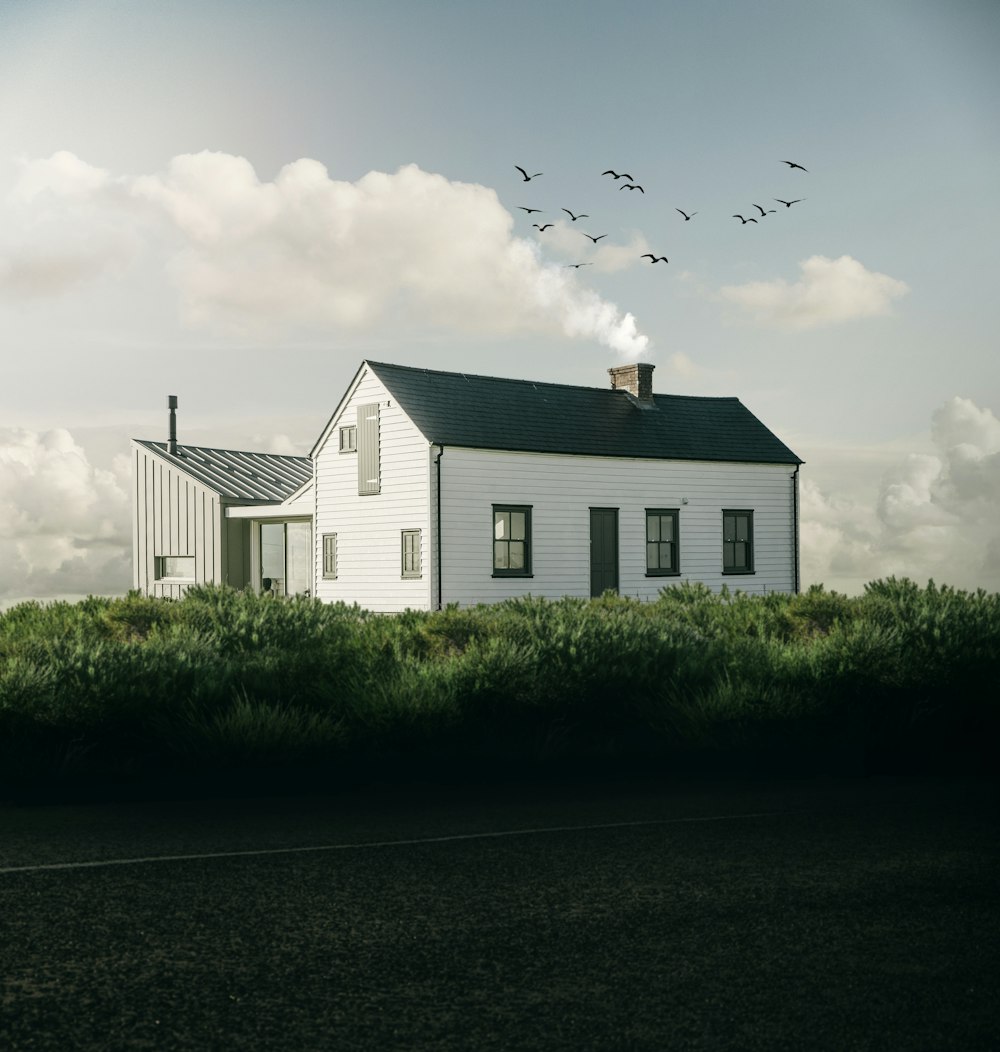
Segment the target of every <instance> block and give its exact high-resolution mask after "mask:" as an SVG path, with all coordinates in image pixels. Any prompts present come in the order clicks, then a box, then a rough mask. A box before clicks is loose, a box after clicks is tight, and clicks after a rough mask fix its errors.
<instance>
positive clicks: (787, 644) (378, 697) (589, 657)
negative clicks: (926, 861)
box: [0, 579, 1000, 785]
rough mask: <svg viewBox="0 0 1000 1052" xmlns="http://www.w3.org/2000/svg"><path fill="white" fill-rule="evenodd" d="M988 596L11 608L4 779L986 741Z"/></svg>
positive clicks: (994, 624) (1, 732) (451, 765)
mask: <svg viewBox="0 0 1000 1052" xmlns="http://www.w3.org/2000/svg"><path fill="white" fill-rule="evenodd" d="M998 682H1000V596H998V595H995V594H987V593H985V592H982V591H979V592H976V593H969V592H963V591H958V590H955V589H952V588H947V587H937V586H935V585H934V584H933V582H932V583H930V584H928V586H927V587H926V588H920V587H918V586H917V585H915V584H914V583H913V582H911V581H908V580H905V579H904V580H896V579H889V580H886V581H876V582H874V583H872V584H869V585H868V586H867V588H866V590H865V593H864V594H863V595H862V596H859V597H857V598H847V597H845V596H843V595H839V594H837V593H835V592H827V591H824V590H823V588H821V587H813V588H811V589H810V590H809V591H807V592H805V593H803V594H801V595H797V596H784V595H767V596H748V595H745V594H742V593H736V594H731V593H728V592H724V593H723V594H722V595H714V594H713V593H711V592H710V591H709V590H708V589H707V588H705V587H703V586H693V585H683V586H680V587H674V588H667V589H664V591H663V592H662V593H661V596H660V598H659V599H658V601H656V602H654V603H640V602H638V601H635V600H631V599H627V598H622V597H618V596H612V595H606V596H604V597H603V598H601V599H595V600H576V599H564V600H559V601H548V600H543V599H534V598H527V599H519V600H511V601H508V602H504V603H500V604H497V605H494V606H482V607H477V608H474V609H458V608H448V609H446V610H443V611H440V612H437V613H418V612H412V611H411V612H407V613H404V614H400V615H375V614H371V613H368V612H366V611H363V610H360V609H358V608H357V607H346V606H343V605H324V604H322V603H319V602H317V601H314V600H308V599H302V598H296V599H292V600H276V599H273V598H271V597H258V596H254V595H250V594H248V593H245V592H237V591H232V590H229V589H220V588H196V589H192V590H191V591H190V592H189V593H188V595H187V596H186V598H184V599H183V600H181V601H179V602H169V601H165V600H155V599H148V598H143V597H142V596H139V595H137V594H132V595H129V596H128V597H126V598H124V599H96V598H90V599H87V600H85V601H84V602H81V603H77V604H67V603H52V604H51V605H44V606H43V605H40V604H38V603H24V604H21V605H20V606H16V607H14V608H12V609H11V610H9V611H7V612H6V613H5V614H3V615H0V782H3V783H5V784H7V785H17V784H22V783H36V784H37V783H42V782H44V781H46V780H52V779H63V780H66V779H69V780H72V779H79V778H94V777H98V778H117V779H126V780H128V779H135V778H139V777H145V776H150V775H161V774H163V775H168V774H169V775H178V774H179V775H184V776H190V775H206V774H213V773H215V774H220V775H226V773H227V772H236V771H243V772H248V771H249V772H264V771H267V770H272V771H276V772H288V771H303V770H308V771H312V772H322V773H323V777H330V778H334V779H336V778H340V777H345V778H356V777H359V776H361V777H391V776H393V774H394V773H396V772H399V771H404V772H406V773H409V774H411V775H426V776H434V775H437V774H442V773H448V772H458V773H461V772H465V773H471V772H475V771H480V770H498V769H499V770H503V769H510V768H511V767H520V766H525V765H526V766H528V767H531V768H534V769H542V770H544V769H546V767H548V768H554V767H558V766H559V765H560V764H566V763H570V764H572V763H577V764H584V765H587V764H589V765H591V766H598V767H599V766H601V765H614V764H616V763H621V764H629V763H634V762H639V761H641V762H643V763H645V764H647V765H650V764H651V765H653V766H654V767H655V768H656V769H660V770H669V769H671V767H672V766H682V767H685V765H686V767H685V769H686V770H692V769H697V767H698V765H699V764H706V763H707V764H715V765H716V767H715V769H720V768H722V769H724V768H725V766H726V765H727V764H729V763H730V762H736V761H747V760H748V759H750V760H751V761H753V762H757V763H761V764H770V763H775V764H778V765H780V764H781V763H783V762H795V761H796V758H798V761H799V762H800V763H802V764H808V763H811V762H813V761H814V760H815V759H816V758H817V757H827V758H828V759H829V758H830V757H840V758H841V759H842V758H843V757H853V758H854V759H853V762H855V763H860V764H862V765H864V764H868V765H869V766H870V765H871V764H872V763H876V764H877V763H878V762H879V760H878V758H879V757H885V756H892V757H896V758H900V757H910V758H918V759H921V760H922V761H928V760H929V759H932V758H934V757H938V758H940V757H942V756H946V755H951V756H952V757H958V761H957V762H961V763H966V762H972V761H975V762H979V763H982V762H984V761H985V759H986V758H987V756H988V754H989V753H991V752H992V749H993V746H994V742H995V741H996V732H997V728H998V723H1000V719H998V711H1000V701H998V696H1000V692H998V691H997V683H998Z"/></svg>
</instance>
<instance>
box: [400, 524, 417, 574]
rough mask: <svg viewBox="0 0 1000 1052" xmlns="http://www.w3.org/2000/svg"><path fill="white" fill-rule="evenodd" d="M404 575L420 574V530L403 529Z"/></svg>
mask: <svg viewBox="0 0 1000 1052" xmlns="http://www.w3.org/2000/svg"><path fill="white" fill-rule="evenodd" d="M403 576H404V577H419V576H420V530H403Z"/></svg>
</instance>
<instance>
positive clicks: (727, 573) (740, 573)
mask: <svg viewBox="0 0 1000 1052" xmlns="http://www.w3.org/2000/svg"><path fill="white" fill-rule="evenodd" d="M756 572H757V571H756V570H723V571H722V576H723V577H752V576H753V575H754V574H755V573H756Z"/></svg>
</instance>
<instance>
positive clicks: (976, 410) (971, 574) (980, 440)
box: [801, 397, 1000, 591]
mask: <svg viewBox="0 0 1000 1052" xmlns="http://www.w3.org/2000/svg"><path fill="white" fill-rule="evenodd" d="M931 437H932V439H933V442H934V445H935V453H934V454H926V453H919V454H917V453H913V454H910V455H908V456H906V457H904V458H902V459H901V460H899V461H898V462H897V463H896V464H894V465H893V466H892V467H891V468H889V469H888V470H887V471H886V472H884V474H883V477H882V481H881V484H880V486H879V490H878V493H877V496H876V497H875V500H874V501H873V502H866V501H865V500H864V499H861V498H860V497H859V496H858V495H840V496H832V495H830V494H827V493H825V492H823V491H822V490H821V489H820V488H819V487H818V486H817V485H816V484H815V483H814V482H812V481H807V482H804V483H803V486H802V511H801V521H802V563H803V577H804V579H805V580H806V581H807V582H809V581H825V582H827V583H830V584H831V586H833V587H836V584H835V582H836V581H837V579H840V578H847V579H852V580H855V581H859V580H870V579H872V578H876V577H887V576H890V575H896V576H906V577H911V578H913V579H914V580H917V581H919V582H923V581H926V580H927V579H928V578H934V580H936V581H938V582H939V583H944V584H951V585H955V586H957V587H961V588H970V589H974V588H985V589H987V590H989V591H1000V420H998V419H997V417H996V416H994V414H993V413H992V412H991V411H990V410H989V409H984V408H981V407H979V406H977V405H976V404H975V403H974V402H972V401H970V400H969V399H966V398H959V397H954V398H951V399H950V400H949V401H947V402H945V403H944V404H943V405H942V406H940V407H939V408H938V409H937V410H936V411H935V413H934V415H933V420H932V425H931Z"/></svg>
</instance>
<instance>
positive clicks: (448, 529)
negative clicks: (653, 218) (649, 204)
mask: <svg viewBox="0 0 1000 1052" xmlns="http://www.w3.org/2000/svg"><path fill="white" fill-rule="evenodd" d="M653 368H654V367H653V365H652V364H650V363H643V362H640V363H635V364H630V365H620V366H616V367H614V368H612V369H609V370H608V371H609V373H610V377H611V384H610V386H609V387H607V388H592V387H578V386H571V385H566V384H552V383H535V382H532V381H528V380H514V379H504V378H498V377H486V376H475V375H471V374H466V373H456V372H441V371H435V370H429V369H419V368H412V367H408V366H398V365H389V364H385V363H381V362H371V361H365V362H363V363H362V364H361V366H360V368H359V369H358V371H357V373H356V375H355V376H354V378H353V380H352V381H351V383H350V385H349V386H348V388H347V391H346V392H345V394H344V396H343V398H342V399H341V401H340V403H339V405H338V406H337V407H336V409H335V410H334V412H333V415H332V416H331V417H330V420H329V421H328V423H327V425H326V427H325V428H324V429H323V431H322V433H321V434H320V436H319V438H318V439H317V441H316V443H315V445H314V446H313V449H312V451H311V454H310V457H309V458H308V459H306V458H295V457H269V456H268V455H267V454H239V456H241V457H244V458H249V459H248V460H246V461H244V462H242V463H241V464H240V467H241V468H242V471H235V470H234V471H233V472H231V473H230V478H229V483H230V484H229V488H228V489H226V490H225V495H223V490H222V489H221V488H219V487H218V483H216V489H215V490H213V493H217V494H218V496H217V500H218V503H219V508H220V510H219V513H218V514H219V516H220V522H222V523H224V525H223V526H221V527H220V531H219V535H220V538H227V541H226V543H227V544H228V545H229V548H228V550H221V549H220V552H219V553H217V554H216V555H214V556H213V559H214V561H211V560H209V559H208V558H207V556H206V555H205V554H204V553H202V554H200V555H199V549H198V545H199V543H201V544H202V545H203V544H204V543H206V540H201V541H199V538H198V536H197V535H196V534H193V533H192V532H191V531H190V530H189V531H188V532H187V533H186V534H185V535H184V538H183V541H181V539H180V536H179V534H176V536H175V532H171V530H174V527H171V530H164V528H163V526H162V525H158V524H157V521H156V520H157V516H159V515H160V514H161V512H160V511H159V510H158V507H157V505H156V503H155V501H154V502H153V503H152V504H150V503H149V502H148V500H147V503H146V505H144V506H143V505H141V504H140V502H139V499H138V497H139V493H140V489H142V490H143V492H148V490H149V482H148V480H147V481H146V482H145V485H144V486H143V487H140V486H139V485H137V488H136V492H137V523H136V539H137V540H136V544H137V549H136V563H137V566H139V565H140V563H141V564H142V565H143V566H144V567H146V568H147V569H146V571H145V572H146V578H145V579H146V580H147V581H148V580H151V579H152V580H153V582H154V585H155V584H156V583H157V580H156V576H155V571H156V570H157V568H158V567H159V569H160V570H161V571H162V570H163V569H164V568H166V569H168V570H171V571H172V570H174V569H175V568H176V564H175V563H174V562H171V561H169V560H171V559H176V558H187V559H188V560H189V562H188V563H187V564H186V567H187V570H188V571H190V570H191V568H192V563H191V562H190V560H193V572H194V578H193V579H195V580H202V579H204V580H209V579H214V580H227V581H228V582H229V583H231V584H238V586H249V587H253V588H256V589H260V588H262V587H263V586H264V582H265V579H266V578H268V579H271V582H272V586H271V590H274V591H277V592H278V593H279V594H291V593H293V592H296V591H298V592H309V593H310V594H312V595H315V596H318V597H319V598H321V599H323V600H326V601H329V602H335V601H343V602H347V603H358V604H359V605H361V606H364V607H366V608H368V609H371V610H376V611H397V610H403V609H406V608H408V607H409V608H414V609H434V608H438V607H441V606H443V605H446V604H449V603H459V604H462V605H469V604H475V603H480V602H495V601H498V600H501V599H504V598H507V597H509V596H517V595H526V594H529V593H530V594H532V595H544V596H550V597H559V596H566V595H575V596H590V595H599V594H601V593H602V592H603V591H605V590H606V589H612V590H614V591H618V592H621V593H623V594H627V595H632V596H637V597H639V598H643V599H652V598H654V597H655V596H656V595H657V594H658V593H659V591H660V589H661V588H663V587H664V585H668V584H672V583H676V582H680V581H701V582H704V583H705V584H707V585H708V586H709V587H711V588H713V589H715V590H718V589H720V588H721V587H722V585H723V584H729V585H730V586H731V587H738V588H740V589H742V590H744V591H752V592H770V591H779V592H794V591H797V590H798V585H799V568H798V567H799V530H798V471H799V465H800V464H801V463H802V461H801V460H800V459H799V457H797V456H796V455H795V454H794V453H793V452H792V451H791V450H790V449H789V448H788V447H787V446H785V445H784V444H783V443H782V442H781V441H780V440H779V439H778V438H777V437H776V436H775V435H774V434H773V433H772V432H771V431H769V430H768V429H767V428H766V427H765V426H764V425H763V424H762V423H761V422H760V421H759V420H758V419H757V418H756V417H755V416H754V415H753V414H752V413H751V412H750V411H749V410H748V409H747V408H746V407H745V406H744V405H743V404H742V403H741V402H740V401H739V399H737V398H703V397H692V396H686V395H663V394H654V393H653V390H652V373H653ZM167 445H168V446H169V443H168V444H167ZM133 446H134V447H137V448H138V449H144V450H146V451H147V455H149V456H155V457H156V458H157V460H158V461H161V462H162V463H163V464H164V465H165V464H168V463H169V464H170V466H171V467H172V468H174V469H176V470H180V467H179V466H178V465H177V464H175V463H174V461H176V460H179V459H181V458H179V457H178V456H174V461H168V460H166V459H165V458H167V457H169V456H170V454H169V450H167V451H166V452H165V451H164V445H163V444H162V443H151V442H142V443H140V442H134V443H133ZM177 448H178V450H180V449H191V447H180V446H178V447H177ZM212 452H213V453H214V454H215V455H216V457H217V458H221V454H222V452H223V451H219V450H216V451H212ZM231 455H232V456H236V454H231ZM190 458H192V459H195V460H196V459H197V451H195V450H193V449H192V450H191V453H190ZM303 460H306V463H307V464H308V465H309V467H310V470H309V472H308V477H306V476H305V475H300V474H297V472H299V471H301V470H302V467H301V462H302V461H303ZM277 462H280V463H281V466H282V467H283V468H284V469H285V470H286V471H287V472H288V474H289V476H290V477H289V478H288V479H287V481H284V482H282V483H280V484H279V482H278V481H277V479H278V475H279V473H278V471H277V470H274V471H273V472H272V474H271V475H268V476H267V478H269V479H271V482H270V485H271V486H273V487H274V488H273V490H272V491H271V494H272V495H271V498H270V500H268V499H267V497H265V496H263V495H262V490H258V491H257V492H256V495H255V496H253V497H251V496H250V489H249V488H248V486H247V485H246V482H247V477H246V476H247V475H248V474H250V475H252V474H254V473H256V474H257V475H258V476H260V475H261V474H262V471H261V470H257V468H254V467H252V466H251V465H254V464H256V465H258V466H259V467H260V468H261V469H263V467H264V465H265V464H274V466H275V468H276V467H277V466H278V465H277ZM138 469H139V465H138V461H137V471H138ZM144 470H146V471H147V472H148V470H149V468H148V466H147V467H145V468H144ZM190 477H191V478H192V479H194V480H197V476H196V475H194V474H191V475H190ZM296 480H297V481H296ZM257 481H258V482H260V481H261V480H260V478H258V479H257ZM163 485H164V483H163V482H161V483H160V486H161V489H160V492H161V495H162V492H163ZM174 485H175V486H179V482H178V483H174ZM202 485H205V483H204V482H202ZM178 493H179V490H178ZM178 499H179V498H178ZM223 503H224V505H225V506H223ZM144 515H145V516H146V518H145V520H144V519H143V516H144ZM150 515H152V518H153V521H152V523H150V521H149V516H150ZM178 521H180V520H178ZM307 530H311V536H310V537H309V538H308V550H309V553H310V555H311V563H310V566H309V568H308V570H305V569H303V554H302V552H303V549H304V547H305V546H306V543H307ZM231 531H232V532H231ZM241 531H242V532H241ZM234 536H238V537H239V541H238V543H235V544H234V542H233V540H232V538H233V537H234ZM143 538H145V541H144V543H145V549H144V555H143V556H142V559H140V552H139V548H138V545H139V541H140V539H143ZM192 539H193V541H194V546H193V547H192V546H191V542H192ZM206 539H207V534H206ZM178 544H179V545H180V547H177V545H178ZM185 544H186V545H188V547H185V548H184V551H183V552H182V551H181V547H184V545H185ZM171 545H173V546H174V547H170V546H171ZM168 548H169V550H168ZM237 552H238V553H239V554H238V555H237V554H236V553H237ZM150 559H152V560H153V562H152V563H150ZM157 559H160V560H164V559H167V560H168V561H167V562H165V563H164V562H162V561H161V562H160V563H157V562H156V560H157ZM220 560H221V562H220ZM240 560H242V562H241V561H240ZM210 563H211V569H212V571H213V572H215V573H216V576H215V577H214V578H213V577H210V576H209V564H210ZM236 563H240V565H239V566H236ZM149 566H152V567H153V570H154V573H153V575H152V577H150V574H149V570H148V567H149ZM203 567H204V569H202V568H203ZM279 571H281V572H280V573H279ZM199 574H202V575H203V576H199ZM276 578H277V579H280V584H279V586H278V587H277V588H275V587H274V585H273V581H274V580H275V579H276ZM164 580H165V579H164V578H162V577H161V578H159V583H160V586H161V592H157V593H156V594H173V593H167V592H165V591H163V590H162V589H163V581H164ZM137 582H139V577H138V571H137ZM137 587H139V588H143V589H144V590H147V591H148V590H149V588H148V585H146V586H144V585H143V584H142V583H141V582H140V583H137Z"/></svg>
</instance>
